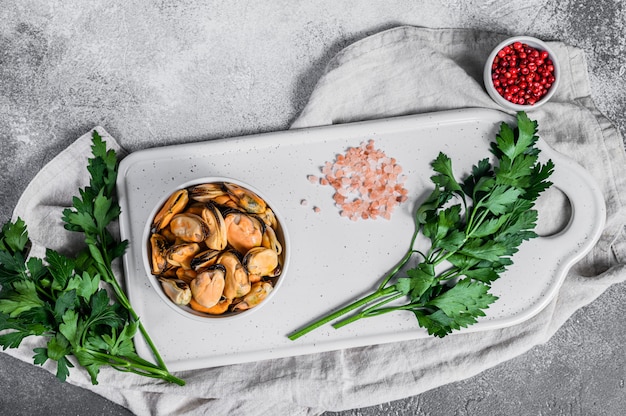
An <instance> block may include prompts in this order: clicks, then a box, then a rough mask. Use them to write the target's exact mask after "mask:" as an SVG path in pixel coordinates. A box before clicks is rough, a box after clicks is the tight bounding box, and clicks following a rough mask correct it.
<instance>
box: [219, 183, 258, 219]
mask: <svg viewBox="0 0 626 416" xmlns="http://www.w3.org/2000/svg"><path fill="white" fill-rule="evenodd" d="M224 188H226V191H227V192H228V193H229V194H230V195H231V196H232V197H233V198H234V200H235V201H237V205H239V207H240V208H242V209H243V210H244V211H246V212H249V213H252V214H260V213H262V212H263V211H265V208H266V207H267V205H266V204H265V201H264V200H263V199H262V198H261V197H259V196H258V195H257V194H255V193H254V192H252V191H250V190H249V189H246V188H244V187H242V186H239V185H236V184H234V183H225V184H224Z"/></svg>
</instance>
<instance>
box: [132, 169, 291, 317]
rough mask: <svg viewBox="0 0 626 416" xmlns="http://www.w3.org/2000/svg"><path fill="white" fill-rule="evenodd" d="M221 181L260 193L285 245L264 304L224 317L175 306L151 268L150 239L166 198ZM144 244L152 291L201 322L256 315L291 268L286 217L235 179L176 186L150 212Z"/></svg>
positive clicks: (223, 315) (280, 240) (206, 178)
mask: <svg viewBox="0 0 626 416" xmlns="http://www.w3.org/2000/svg"><path fill="white" fill-rule="evenodd" d="M220 182H229V183H232V184H235V185H239V186H241V187H243V188H246V189H248V190H250V191H252V192H254V193H255V194H257V195H258V196H259V197H261V198H262V199H263V200H264V201H265V202H266V204H267V205H268V206H269V207H271V209H272V211H273V212H274V215H275V217H276V220H277V223H278V227H277V229H276V230H274V231H275V232H276V236H277V238H278V240H279V242H280V243H281V245H282V253H281V254H280V256H279V257H280V262H281V272H280V274H279V275H278V277H277V278H276V281H275V284H274V288H273V290H272V291H271V292H270V293H269V294H268V295H267V297H266V298H265V299H264V300H263V301H262V302H261V303H259V304H258V305H257V306H255V307H253V308H250V309H247V310H243V311H237V312H227V313H224V314H222V315H210V314H207V313H204V312H198V311H196V310H194V309H192V308H191V307H190V306H180V305H176V304H175V303H174V302H173V301H172V300H171V299H170V298H169V297H168V296H167V295H166V294H165V292H164V291H163V288H162V286H161V283H160V282H159V280H158V277H157V276H155V275H153V274H152V267H151V251H150V242H149V240H150V236H151V233H152V230H151V228H152V222H153V219H154V216H155V215H156V213H157V212H158V211H159V210H160V209H161V206H162V205H163V204H164V203H165V201H167V199H168V198H169V197H170V195H172V194H173V193H174V192H176V191H178V190H179V189H184V188H188V187H191V186H194V185H199V184H204V183H220ZM143 241H144V242H145V243H144V244H143V248H142V258H143V263H144V269H145V271H146V273H147V276H148V279H149V281H150V283H151V285H152V287H153V289H154V290H155V291H156V292H157V294H158V295H159V297H160V298H161V299H162V300H163V301H164V302H165V303H166V304H167V305H168V306H170V307H171V308H172V309H173V310H174V311H176V312H177V313H179V314H181V315H183V316H185V317H187V318H190V319H193V320H196V321H200V322H216V321H225V322H228V321H230V320H231V319H233V318H238V317H241V316H246V317H248V316H249V315H250V314H252V313H254V312H255V311H257V310H259V309H261V308H262V307H263V306H264V305H266V304H268V303H269V302H270V301H271V299H272V297H274V295H275V294H276V292H277V291H278V290H279V288H280V286H281V285H282V283H283V281H284V280H285V274H286V272H287V268H288V265H289V257H290V253H291V248H290V245H289V236H288V234H287V230H286V229H285V222H284V220H283V217H282V216H281V214H280V213H279V212H278V211H277V209H276V207H275V206H274V205H272V203H271V201H268V199H267V198H266V197H265V196H264V195H263V193H262V192H260V191H259V190H258V189H255V188H253V187H252V186H250V185H248V184H246V183H243V182H241V181H238V180H236V179H231V178H224V177H205V178H198V179H195V180H192V181H188V182H186V183H182V184H180V185H178V186H176V187H175V188H172V189H171V190H170V192H168V193H167V194H166V195H164V196H163V197H162V198H161V199H160V200H159V203H158V204H156V206H155V207H154V208H153V210H152V212H151V213H150V215H149V216H148V221H147V222H146V225H145V228H144V232H143Z"/></svg>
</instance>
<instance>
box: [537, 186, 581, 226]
mask: <svg viewBox="0 0 626 416" xmlns="http://www.w3.org/2000/svg"><path fill="white" fill-rule="evenodd" d="M535 208H536V209H537V212H538V214H539V217H538V219H537V227H536V228H535V232H536V233H537V234H538V235H539V236H540V237H550V236H553V235H556V234H558V233H560V232H561V231H563V230H565V228H566V227H567V225H568V224H569V223H570V221H571V219H572V205H571V203H570V200H569V198H568V197H567V195H565V193H564V192H563V191H561V190H560V189H559V188H557V187H556V186H551V187H550V188H548V189H547V190H545V191H544V192H543V193H542V194H541V195H540V196H539V198H538V199H537V201H536V202H535Z"/></svg>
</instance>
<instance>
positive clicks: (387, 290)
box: [289, 286, 397, 341]
mask: <svg viewBox="0 0 626 416" xmlns="http://www.w3.org/2000/svg"><path fill="white" fill-rule="evenodd" d="M394 292H397V290H396V288H395V287H394V286H389V287H387V288H385V289H379V290H377V291H376V292H373V293H371V294H370V295H367V296H365V297H363V298H361V299H359V300H356V301H354V302H352V303H351V304H349V305H347V306H344V307H343V308H341V309H339V310H337V311H335V312H333V313H331V314H329V315H326V316H324V317H322V318H320V319H318V320H317V321H315V322H313V323H311V324H309V325H307V326H305V327H304V328H302V329H299V330H297V331H296V332H294V333H292V334H291V335H289V339H290V340H292V341H294V340H296V339H298V338H300V337H301V336H303V335H306V334H308V333H309V332H311V331H313V330H314V329H316V328H319V327H320V326H322V325H325V324H327V323H328V322H330V321H332V320H335V319H337V318H339V317H340V316H343V315H345V314H347V313H348V312H352V311H353V310H355V309H357V308H359V307H361V306H363V305H366V304H368V303H370V302H371V301H373V300H374V299H378V298H381V297H384V296H388V295H390V294H392V293H394Z"/></svg>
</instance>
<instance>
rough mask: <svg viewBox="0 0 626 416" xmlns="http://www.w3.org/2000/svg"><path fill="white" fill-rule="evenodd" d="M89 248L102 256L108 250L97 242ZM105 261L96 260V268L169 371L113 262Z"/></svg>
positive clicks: (159, 362)
mask: <svg viewBox="0 0 626 416" xmlns="http://www.w3.org/2000/svg"><path fill="white" fill-rule="evenodd" d="M89 248H90V251H91V252H92V253H93V251H94V250H96V251H97V252H98V253H99V254H100V256H102V252H106V250H100V249H99V247H98V246H96V245H95V244H93V245H90V247H89ZM101 258H102V259H103V260H104V257H101ZM105 261H106V260H105ZM105 261H103V262H102V263H101V262H98V261H96V268H97V269H98V271H99V272H100V273H101V274H102V276H103V278H104V280H105V281H106V282H107V283H108V284H110V285H111V287H113V290H114V291H115V295H116V296H117V299H118V301H119V302H120V303H121V304H122V306H124V308H125V309H126V310H127V311H128V313H129V314H130V316H131V317H132V319H133V321H136V322H137V323H138V324H139V331H140V332H141V335H142V336H143V338H144V340H145V341H146V343H147V344H148V346H149V347H150V350H151V351H152V354H153V355H154V359H155V360H156V361H157V363H158V365H159V367H160V368H162V369H163V370H165V371H167V366H166V365H165V361H163V358H162V357H161V355H160V354H159V351H158V349H157V348H156V346H155V345H154V343H153V341H152V338H150V335H149V334H148V331H146V329H145V327H144V326H143V324H142V323H141V320H140V319H139V315H137V312H135V310H134V309H133V307H132V305H131V304H130V301H129V300H128V297H127V296H126V293H124V290H122V287H121V286H120V284H119V282H118V281H117V279H116V278H115V275H114V274H113V271H112V270H111V268H110V266H109V265H110V264H111V263H110V262H106V263H105Z"/></svg>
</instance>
